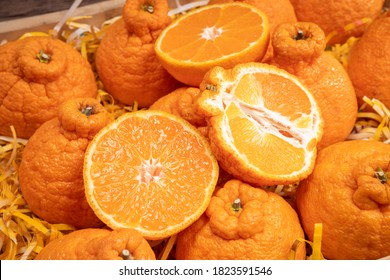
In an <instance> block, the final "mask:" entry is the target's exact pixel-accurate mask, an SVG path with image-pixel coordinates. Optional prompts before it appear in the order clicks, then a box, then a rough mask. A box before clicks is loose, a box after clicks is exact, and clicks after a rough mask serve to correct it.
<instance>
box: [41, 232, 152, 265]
mask: <svg viewBox="0 0 390 280" xmlns="http://www.w3.org/2000/svg"><path fill="white" fill-rule="evenodd" d="M35 259H36V260H155V259H156V257H155V255H154V252H153V250H152V248H151V247H150V245H149V243H148V242H147V241H146V240H145V239H144V238H143V237H142V235H141V234H140V233H139V232H137V231H136V230H133V229H119V230H113V231H111V230H108V229H102V228H88V229H80V230H76V231H73V232H71V233H69V234H66V235H64V236H63V237H61V238H59V239H55V240H53V241H51V242H50V243H49V244H48V245H46V246H45V247H44V248H43V249H42V250H41V251H40V252H39V254H38V255H37V256H36V258H35Z"/></svg>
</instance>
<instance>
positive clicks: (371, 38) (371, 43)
mask: <svg viewBox="0 0 390 280" xmlns="http://www.w3.org/2000/svg"><path fill="white" fill-rule="evenodd" d="M389 49H390V12H387V14H386V16H383V17H380V18H378V19H377V20H375V21H374V22H373V23H372V24H371V25H370V26H369V27H368V29H367V31H366V32H365V33H364V34H363V36H362V37H361V38H360V40H359V41H358V42H357V43H356V44H355V45H354V46H353V47H352V49H351V52H350V55H349V60H348V74H349V76H350V78H351V80H352V83H353V85H354V87H355V90H356V95H357V97H358V102H359V104H360V105H363V103H364V101H363V100H362V98H363V97H364V96H367V97H368V98H377V99H379V100H380V101H381V102H382V103H383V104H385V106H386V107H387V108H390V83H389V76H390V52H389Z"/></svg>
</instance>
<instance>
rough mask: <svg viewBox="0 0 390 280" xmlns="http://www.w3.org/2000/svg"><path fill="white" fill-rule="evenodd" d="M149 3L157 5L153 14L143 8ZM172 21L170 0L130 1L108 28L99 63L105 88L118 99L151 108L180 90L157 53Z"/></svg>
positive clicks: (129, 103) (97, 59)
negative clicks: (157, 44)
mask: <svg viewBox="0 0 390 280" xmlns="http://www.w3.org/2000/svg"><path fill="white" fill-rule="evenodd" d="M149 2H150V3H155V4H154V6H153V13H149V12H147V11H145V10H143V9H142V8H141V7H142V5H146V4H147V3H149ZM170 22H171V18H170V17H168V4H167V1H166V0H156V1H153V2H151V1H146V0H136V1H134V0H131V1H126V3H125V5H124V7H123V11H122V18H120V19H119V20H117V21H116V22H115V23H113V24H112V25H111V26H110V27H109V28H108V29H107V31H106V33H105V35H104V37H103V39H102V41H101V43H100V45H99V48H98V50H97V53H96V61H95V62H96V68H97V72H98V74H99V76H100V78H101V80H102V82H103V84H104V87H105V89H106V90H107V91H108V92H109V93H110V94H111V95H112V96H113V97H114V98H115V99H117V100H119V101H121V102H122V103H124V104H128V105H131V104H133V102H134V101H136V102H137V103H138V105H139V107H148V106H150V105H151V104H152V103H153V102H154V101H156V100H157V99H158V98H160V97H161V96H164V95H165V94H167V93H169V92H171V91H173V90H174V89H175V88H176V87H178V85H179V83H178V82H177V81H176V80H175V79H174V78H172V76H171V75H169V74H168V72H167V71H166V70H165V69H164V68H163V67H162V65H161V64H160V62H159V61H158V60H157V57H156V55H155V52H154V42H155V40H156V38H157V36H158V35H159V34H160V32H161V30H162V29H163V28H164V27H165V26H166V25H168V24H169V23H170Z"/></svg>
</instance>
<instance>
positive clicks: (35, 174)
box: [18, 98, 111, 228]
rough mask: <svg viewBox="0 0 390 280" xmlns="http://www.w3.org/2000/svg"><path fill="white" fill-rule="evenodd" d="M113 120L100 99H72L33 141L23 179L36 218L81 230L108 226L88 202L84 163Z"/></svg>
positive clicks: (22, 166)
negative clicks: (93, 141) (97, 136)
mask: <svg viewBox="0 0 390 280" xmlns="http://www.w3.org/2000/svg"><path fill="white" fill-rule="evenodd" d="M110 120H111V119H110V118H109V115H108V113H107V111H106V110H105V108H104V107H103V106H102V105H101V104H100V103H99V101H98V100H96V99H95V98H76V99H70V100H67V101H65V102H64V103H62V104H61V105H60V107H59V109H58V113H57V117H56V118H53V119H51V120H49V121H47V122H45V123H43V124H42V125H41V126H40V127H39V128H38V129H37V130H36V131H35V133H34V134H33V135H32V136H31V138H30V139H29V141H28V142H27V144H26V147H25V149H24V150H23V154H22V161H21V163H20V168H19V172H18V175H19V181H20V189H21V191H22V194H23V197H24V199H25V200H26V202H27V204H28V206H29V208H30V209H31V211H32V212H33V213H34V214H35V215H37V216H39V217H40V218H42V219H44V220H46V221H47V222H50V223H63V224H70V225H73V226H75V227H76V228H89V227H100V226H102V225H103V223H102V221H100V219H99V218H98V217H96V215H95V213H94V212H93V211H92V209H91V207H89V204H88V202H87V200H86V198H85V191H84V181H83V163H84V152H85V150H86V149H87V146H88V143H89V141H90V140H91V139H92V138H93V136H94V135H95V134H96V133H97V132H98V131H99V130H100V129H101V128H103V127H104V126H105V125H107V124H108V123H109V121H110Z"/></svg>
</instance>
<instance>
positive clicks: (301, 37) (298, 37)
mask: <svg viewBox="0 0 390 280" xmlns="http://www.w3.org/2000/svg"><path fill="white" fill-rule="evenodd" d="M304 39H306V37H305V33H304V32H303V31H302V29H298V30H297V34H296V35H295V36H294V40H296V41H298V40H304Z"/></svg>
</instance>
